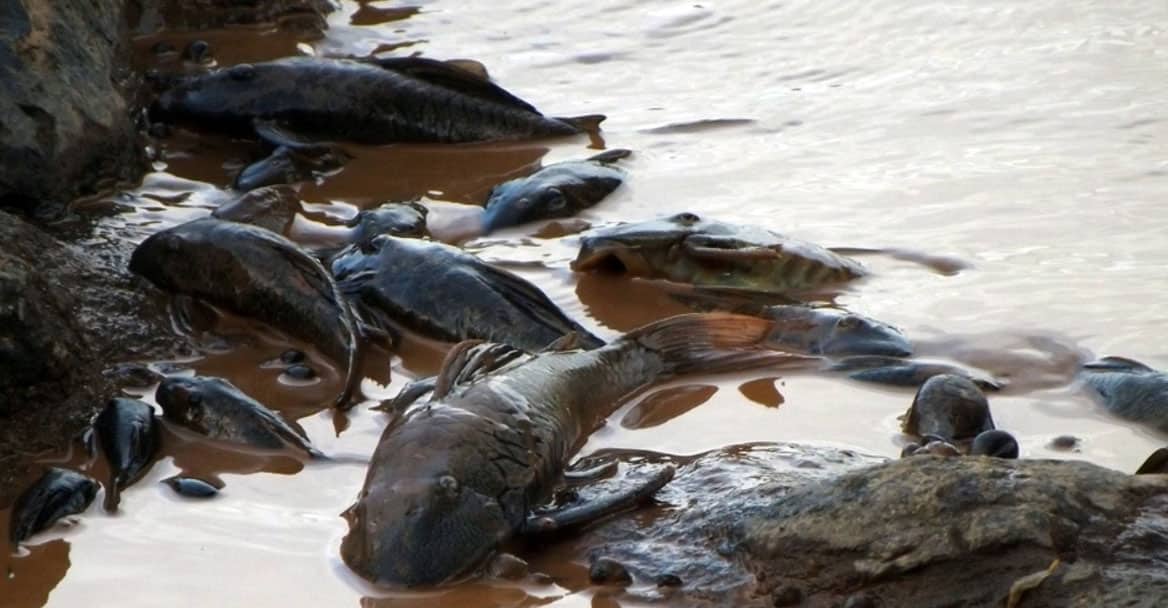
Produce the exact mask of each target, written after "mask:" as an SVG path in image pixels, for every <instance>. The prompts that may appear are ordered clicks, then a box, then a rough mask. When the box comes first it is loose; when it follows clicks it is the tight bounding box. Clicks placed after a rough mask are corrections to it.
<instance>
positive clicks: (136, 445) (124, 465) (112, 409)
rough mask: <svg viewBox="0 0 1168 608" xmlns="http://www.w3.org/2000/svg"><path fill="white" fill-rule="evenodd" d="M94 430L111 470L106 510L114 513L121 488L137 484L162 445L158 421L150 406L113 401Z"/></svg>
mask: <svg viewBox="0 0 1168 608" xmlns="http://www.w3.org/2000/svg"><path fill="white" fill-rule="evenodd" d="M93 429H94V431H96V432H97V440H98V443H100V444H101V451H102V452H103V453H104V454H105V458H106V461H107V462H108V463H109V469H110V480H109V483H108V484H106V488H105V509H106V510H107V511H116V510H117V509H118V503H119V502H120V501H121V491H122V489H123V488H125V487H126V486H128V485H130V484H131V483H133V482H135V481H137V480H138V478H140V477H141V476H142V475H143V474H144V473H145V472H146V470H147V469H148V468H149V466H150V464H151V463H152V462H153V461H154V456H155V454H157V453H158V447H159V444H160V443H161V441H160V438H159V437H160V433H159V430H158V420H157V419H156V418H155V417H154V408H152V407H150V405H149V404H147V403H143V402H142V401H138V400H137V399H124V398H115V399H110V401H109V403H107V404H106V406H105V409H103V410H102V411H101V413H100V414H98V415H97V418H96V419H95V420H94V421H93Z"/></svg>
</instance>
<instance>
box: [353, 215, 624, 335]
mask: <svg viewBox="0 0 1168 608" xmlns="http://www.w3.org/2000/svg"><path fill="white" fill-rule="evenodd" d="M332 269H333V275H334V276H336V279H337V284H338V285H339V286H340V288H341V291H342V292H343V293H344V294H345V295H346V296H347V297H349V298H350V299H351V300H352V301H353V302H354V304H355V306H356V308H357V311H358V313H359V314H360V316H361V317H362V319H363V320H364V321H365V322H367V323H369V324H370V325H373V326H375V327H379V328H381V329H384V330H387V331H392V327H391V322H396V323H400V324H402V325H404V326H406V327H407V328H409V329H412V330H414V331H417V332H418V333H421V334H423V335H426V336H429V337H432V338H436V339H439V340H445V341H448V342H461V341H462V340H468V339H482V340H490V341H493V342H502V343H505V344H510V345H511V346H514V347H516V348H521V349H524V350H531V351H535V350H539V349H541V348H543V347H545V346H547V345H548V344H550V343H552V342H554V341H555V340H557V339H559V338H561V337H562V336H564V335H566V334H569V333H573V332H575V333H576V334H578V335H579V336H580V341H581V345H582V346H584V347H586V348H591V347H596V346H599V345H601V344H603V342H602V341H601V340H600V339H599V338H597V337H596V336H593V335H592V334H590V333H588V331H587V330H585V329H584V328H583V327H581V326H580V325H578V324H577V323H575V322H574V321H572V320H571V319H569V318H568V317H567V316H566V315H565V314H564V313H563V312H562V311H561V310H560V309H559V308H558V307H557V306H556V305H555V303H553V302H552V301H551V300H549V299H548V297H547V296H546V295H544V293H543V292H542V291H540V290H539V289H538V288H536V287H535V286H534V285H532V284H531V283H528V282H527V281H525V280H523V279H522V278H520V277H518V276H516V275H514V274H511V273H510V272H507V271H504V270H499V269H497V268H494V267H492V266H491V265H489V264H487V263H485V262H483V261H482V260H480V259H478V258H477V257H475V256H474V255H471V254H469V253H466V252H464V251H462V250H461V249H458V248H456V247H451V246H449V245H444V244H442V243H436V242H431V241H421V240H417V239H406V238H398V237H393V236H386V235H382V236H378V237H375V238H374V239H373V240H372V241H369V242H368V243H367V244H365V245H364V246H356V247H350V248H348V249H346V250H344V251H343V252H341V253H340V254H339V255H338V256H336V257H335V258H334V259H333V262H332Z"/></svg>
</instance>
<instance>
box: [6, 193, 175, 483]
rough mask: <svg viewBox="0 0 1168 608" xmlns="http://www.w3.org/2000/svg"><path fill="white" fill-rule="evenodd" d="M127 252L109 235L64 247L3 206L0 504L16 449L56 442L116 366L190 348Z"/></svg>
mask: <svg viewBox="0 0 1168 608" xmlns="http://www.w3.org/2000/svg"><path fill="white" fill-rule="evenodd" d="M132 249H133V244H132V243H130V242H127V241H123V240H122V239H121V238H119V237H118V236H116V235H114V234H112V233H111V234H109V235H108V236H103V235H102V234H101V233H97V234H94V235H91V236H89V237H88V238H87V242H86V247H85V248H80V247H77V246H74V245H70V244H66V243H63V242H61V241H58V240H57V239H56V238H55V237H54V236H52V235H50V234H48V233H46V232H44V231H43V230H41V229H40V228H38V227H36V226H33V225H32V224H29V223H28V222H25V221H24V220H22V219H21V218H19V217H17V216H15V215H11V214H9V213H5V212H3V211H0V370H3V373H0V504H4V500H3V498H4V497H5V496H9V495H11V493H12V491H13V488H12V487H11V483H12V482H13V480H14V478H15V477H16V476H18V475H19V474H20V472H21V471H20V470H19V467H18V466H17V462H18V461H20V460H21V455H29V454H36V453H39V452H43V451H45V450H54V449H56V450H59V449H62V448H63V447H64V446H65V444H66V443H67V441H68V440H69V438H70V437H72V436H73V435H75V434H76V433H77V432H78V431H80V430H81V429H82V428H83V427H84V426H85V424H86V422H87V421H88V420H89V418H90V417H91V416H92V415H93V414H94V413H95V412H96V410H97V409H98V408H99V407H100V406H101V405H102V404H103V403H104V401H105V400H106V399H107V398H109V397H110V396H111V395H112V394H113V393H114V392H115V391H116V390H117V387H118V381H119V378H118V377H116V375H111V373H110V371H111V369H112V368H113V367H114V366H115V365H116V364H117V363H119V362H123V361H135V360H148V359H158V358H171V357H175V356H176V355H185V354H191V353H192V352H193V351H192V349H191V347H190V345H189V344H188V342H187V341H186V340H185V339H184V338H182V337H180V336H176V335H175V334H174V331H173V329H172V326H171V323H170V319H169V316H168V314H167V311H166V306H165V302H164V301H162V300H160V299H158V298H157V297H156V296H155V295H153V293H152V292H151V291H149V290H148V289H146V288H145V286H144V285H142V284H141V282H140V281H138V280H137V279H135V278H134V277H132V276H131V275H129V274H128V273H127V271H126V270H125V268H126V260H127V259H128V257H129V254H130V252H131V251H132Z"/></svg>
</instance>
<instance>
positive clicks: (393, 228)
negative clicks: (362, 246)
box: [348, 202, 429, 243]
mask: <svg viewBox="0 0 1168 608" xmlns="http://www.w3.org/2000/svg"><path fill="white" fill-rule="evenodd" d="M428 214H429V209H427V208H426V207H425V206H423V205H421V204H419V203H414V202H408V203H386V204H384V205H381V206H380V207H377V208H375V209H366V210H364V211H362V212H360V213H358V214H357V216H356V217H354V218H353V219H352V220H349V222H348V226H349V227H350V228H354V229H355V231H354V238H353V241H354V242H356V243H364V242H367V241H371V240H373V239H374V238H376V237H377V236H380V235H383V234H388V235H393V236H403V237H415V238H420V237H423V236H426V216H427V215H428Z"/></svg>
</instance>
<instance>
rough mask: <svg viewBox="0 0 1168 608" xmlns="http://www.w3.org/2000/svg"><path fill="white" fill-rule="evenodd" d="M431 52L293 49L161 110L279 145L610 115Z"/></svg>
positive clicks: (198, 86)
mask: <svg viewBox="0 0 1168 608" xmlns="http://www.w3.org/2000/svg"><path fill="white" fill-rule="evenodd" d="M462 65H463V64H450V63H446V62H442V61H436V60H434V59H426V58H422V57H391V58H371V59H365V60H352V59H327V58H320V57H293V58H286V59H278V60H275V61H266V62H262V63H256V64H239V65H235V66H232V67H229V68H226V69H222V70H217V71H214V72H211V73H208V74H201V75H197V76H192V77H190V78H187V79H184V80H182V81H180V82H179V83H178V84H176V85H174V86H172V87H171V88H169V89H168V90H166V91H164V92H163V93H162V95H161V96H160V97H159V99H158V101H157V102H156V103H155V104H154V106H153V107H152V108H151V115H152V117H153V118H154V119H155V120H161V121H164V122H177V123H182V124H188V125H191V126H194V127H196V128H200V129H205V130H212V131H219V132H225V133H228V134H234V135H258V136H259V137H261V138H262V139H266V140H268V141H271V142H272V143H275V144H277V145H287V144H293V145H294V146H301V145H304V144H305V143H307V142H328V141H348V142H355V143H364V144H374V145H377V144H389V143H409V142H413V143H428V142H432V143H464V142H480V141H499V140H517V139H527V138H536V137H550V136H563V135H574V134H578V133H582V132H585V131H586V130H592V129H595V128H596V126H597V125H598V124H599V123H600V121H602V120H603V119H604V117H603V116H599V115H597V116H582V117H578V118H552V117H548V116H544V115H543V114H541V113H540V112H539V111H537V110H536V109H535V108H534V107H532V106H531V104H529V103H527V102H525V101H523V100H521V99H519V98H518V97H515V96H514V95H512V94H511V93H508V92H507V91H505V90H503V89H502V88H500V87H499V86H498V85H496V84H494V83H493V82H491V81H490V80H488V79H487V78H486V77H485V75H484V74H480V73H476V72H475V71H472V70H467V69H464V67H461V66H462Z"/></svg>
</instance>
